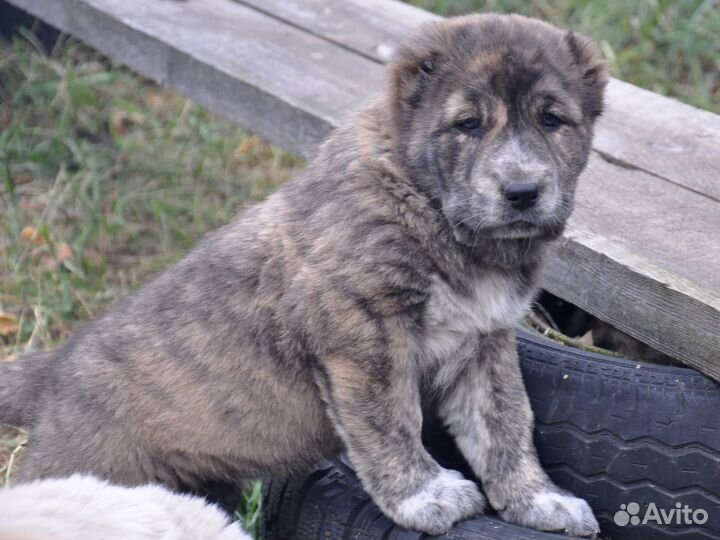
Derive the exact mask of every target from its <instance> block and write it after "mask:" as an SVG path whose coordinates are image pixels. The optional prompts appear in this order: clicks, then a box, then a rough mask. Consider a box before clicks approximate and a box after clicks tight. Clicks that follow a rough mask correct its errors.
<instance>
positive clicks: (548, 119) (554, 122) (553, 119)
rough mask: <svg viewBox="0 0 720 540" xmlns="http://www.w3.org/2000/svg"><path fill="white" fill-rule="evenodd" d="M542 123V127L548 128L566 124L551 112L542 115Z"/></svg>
mask: <svg viewBox="0 0 720 540" xmlns="http://www.w3.org/2000/svg"><path fill="white" fill-rule="evenodd" d="M540 121H541V122H542V125H543V126H545V127H546V128H556V127H559V126H561V125H563V124H564V123H565V122H563V120H562V118H559V117H557V116H555V115H554V114H553V113H549V112H544V113H542V115H541V116H540Z"/></svg>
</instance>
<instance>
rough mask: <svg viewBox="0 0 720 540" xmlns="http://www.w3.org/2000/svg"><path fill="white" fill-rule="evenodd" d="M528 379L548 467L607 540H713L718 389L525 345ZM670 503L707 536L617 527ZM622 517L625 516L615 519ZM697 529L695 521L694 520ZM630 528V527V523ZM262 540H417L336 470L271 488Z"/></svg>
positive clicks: (659, 370) (480, 530)
mask: <svg viewBox="0 0 720 540" xmlns="http://www.w3.org/2000/svg"><path fill="white" fill-rule="evenodd" d="M519 351H520V356H521V360H522V369H523V375H524V378H525V384H526V386H527V390H528V394H529V395H530V400H531V402H532V406H533V410H534V412H535V417H536V428H535V442H536V445H537V448H538V452H539V454H540V459H541V461H542V463H543V466H544V467H545V469H546V470H547V471H548V473H549V474H550V476H551V477H552V478H553V480H554V481H555V482H557V483H558V484H559V485H560V486H562V487H564V488H566V489H568V490H570V491H571V492H573V493H574V494H576V495H578V496H580V497H583V498H585V499H586V500H587V501H588V502H589V503H590V505H591V506H592V507H593V510H594V511H595V513H596V516H597V517H598V520H599V521H600V526H601V530H602V534H601V536H602V537H603V538H612V539H613V540H665V539H687V540H711V539H712V540H720V387H719V386H718V385H717V384H716V383H715V382H713V381H711V380H710V379H708V378H706V377H703V376H702V375H700V374H698V373H696V372H695V371H692V370H690V369H685V368H677V367H667V366H656V365H649V364H638V363H635V362H631V361H628V360H623V359H617V358H611V357H607V356H603V355H598V354H591V353H585V352H582V351H578V350H575V349H570V348H567V347H562V346H558V345H556V344H555V343H553V342H550V341H548V340H545V339H540V338H536V337H533V336H529V335H522V336H521V338H520V340H519ZM426 428H427V431H426V434H425V439H426V444H427V445H428V447H429V449H430V450H431V452H432V453H433V454H434V455H435V456H436V457H437V458H438V460H439V461H440V462H441V463H442V464H443V465H445V466H449V467H453V468H456V469H458V470H462V471H463V472H465V473H466V474H469V470H468V467H467V464H466V463H464V461H463V460H462V458H461V457H460V456H459V453H458V452H457V450H456V448H455V447H454V444H453V443H452V441H451V440H450V439H449V438H448V437H447V435H446V434H445V433H444V432H443V431H442V429H441V428H438V425H437V423H436V422H435V421H434V420H433V419H428V421H427V422H426ZM631 502H634V503H637V504H638V505H639V507H640V512H639V514H638V517H640V518H642V517H643V516H644V515H645V512H646V510H647V508H648V506H649V505H650V504H651V503H654V504H655V506H656V508H657V509H658V510H665V511H666V512H667V511H670V510H672V509H674V508H675V504H676V503H681V504H682V505H687V506H689V507H690V508H691V509H693V510H704V511H705V512H706V513H707V521H706V522H705V523H703V524H693V525H688V524H684V523H682V524H677V523H673V524H656V523H652V522H649V523H646V524H642V523H640V524H638V525H632V524H629V525H627V526H622V527H621V526H619V525H617V524H616V523H615V522H614V521H613V519H614V515H615V513H616V512H618V511H620V510H621V505H627V504H629V503H631ZM622 508H624V507H622ZM697 516H698V517H700V518H702V517H703V516H702V514H697ZM626 517H627V516H626ZM264 519H265V522H264V530H265V533H266V538H268V539H273V540H274V539H277V540H280V539H282V540H291V539H296V540H321V539H322V540H325V539H327V540H331V539H332V540H334V539H339V538H344V539H345V538H346V539H362V540H370V539H381V538H382V539H383V540H393V539H397V540H415V539H420V538H421V537H424V535H422V534H421V533H418V532H415V531H408V530H406V529H403V528H401V527H398V526H396V525H394V524H393V523H392V522H391V521H390V520H389V519H388V518H386V517H385V516H383V515H382V513H381V512H380V511H379V510H378V508H377V507H376V506H375V505H374V504H373V503H372V501H371V500H370V498H369V497H368V496H367V494H365V492H364V491H363V490H362V487H361V486H360V484H359V482H358V480H357V479H356V478H355V476H354V474H353V472H352V470H351V468H350V467H349V465H348V464H347V462H346V461H345V460H343V459H342V458H339V457H338V458H335V459H333V460H330V461H328V462H325V463H323V464H321V465H319V466H318V467H317V468H316V469H315V470H314V471H313V472H312V473H311V474H310V475H309V476H307V477H305V478H299V479H293V480H289V481H284V482H275V483H272V484H270V485H269V486H268V489H267V492H266V499H265V516H264ZM442 538H448V539H450V538H452V539H454V540H471V539H472V540H490V539H501V538H502V539H518V540H550V539H555V540H557V539H558V538H567V537H564V536H559V535H554V534H549V533H540V532H536V531H531V530H528V529H524V528H521V527H517V526H514V525H510V524H508V523H505V522H503V521H501V520H499V519H498V518H497V517H493V516H481V517H479V518H476V519H472V520H469V521H466V522H463V523H460V524H458V525H456V526H455V527H454V528H453V529H452V531H450V532H449V533H448V534H447V535H444V536H443V537H442Z"/></svg>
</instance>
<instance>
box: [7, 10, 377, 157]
mask: <svg viewBox="0 0 720 540" xmlns="http://www.w3.org/2000/svg"><path fill="white" fill-rule="evenodd" d="M10 3H12V4H14V5H16V6H17V7H19V8H21V9H23V10H25V11H28V12H29V13H31V14H33V15H35V16H36V17H38V18H40V19H43V20H45V21H46V22H48V23H49V24H51V25H53V26H55V27H56V28H59V29H60V30H62V31H64V32H67V33H68V34H71V35H74V36H77V37H78V38H80V39H81V40H82V41H84V42H86V43H87V44H89V45H91V46H92V47H94V48H95V49H97V50H99V51H100V52H102V53H103V54H105V55H107V56H109V57H110V58H112V59H113V60H116V61H118V62H121V63H123V64H125V65H127V66H128V67H130V68H132V69H133V70H135V71H137V72H138V73H140V74H141V75H143V76H145V77H147V78H149V79H152V80H153V81H155V82H158V83H160V84H163V85H165V86H167V87H169V88H172V89H173V90H176V91H178V92H180V93H182V94H183V95H185V96H187V97H190V98H192V99H193V100H195V101H197V102H198V103H200V104H202V105H204V106H206V107H208V108H209V109H211V110H213V111H214V112H217V113H218V114H220V115H222V116H225V117H227V118H229V119H231V120H234V121H236V122H238V123H239V124H241V125H242V126H244V127H245V128H247V129H249V130H252V131H254V132H257V133H259V134H261V135H262V136H263V137H265V138H267V139H268V140H270V141H271V142H274V143H276V144H278V145H280V146H283V147H284V148H287V149H288V150H290V151H292V152H295V153H298V154H304V155H307V154H308V153H309V152H310V151H312V149H313V148H314V147H315V146H316V145H317V142H318V141H319V140H322V139H323V138H325V137H326V136H327V135H328V133H329V132H330V131H331V130H332V128H333V127H334V126H335V125H336V124H337V121H338V119H339V118H341V117H342V116H343V115H345V114H347V113H348V112H350V111H352V110H353V109H354V108H355V107H356V106H357V104H358V103H359V102H361V101H362V100H363V99H364V98H365V97H366V96H367V95H368V93H369V90H370V89H372V88H376V87H377V86H378V85H379V83H380V80H381V79H382V67H381V66H379V65H377V64H375V63H373V62H370V61H368V60H363V59H361V58H358V57H357V55H355V54H351V53H349V52H347V51H344V50H342V49H340V48H338V47H336V46H334V45H332V44H329V43H328V42H327V41H325V40H323V39H320V38H316V37H313V36H311V35H309V34H308V33H306V32H303V31H301V30H297V29H295V28H292V27H290V26H287V25H281V24H278V23H277V21H275V20H273V19H272V18H270V17H267V16H265V15H262V14H260V13H258V12H257V11H255V10H253V9H250V8H247V7H245V6H241V5H238V4H234V3H233V2H230V1H228V0H190V1H188V2H170V1H168V2H164V1H155V0H153V1H143V0H127V1H126V0H123V1H120V2H118V1H116V0H53V1H50V2H49V1H47V0H11V2H10ZM350 60H352V61H350ZM358 81H362V83H361V84H358Z"/></svg>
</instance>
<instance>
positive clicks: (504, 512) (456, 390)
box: [440, 331, 599, 536]
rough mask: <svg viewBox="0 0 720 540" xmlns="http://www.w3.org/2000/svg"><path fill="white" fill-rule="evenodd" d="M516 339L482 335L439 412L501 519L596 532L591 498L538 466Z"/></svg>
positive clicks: (573, 532) (552, 528)
mask: <svg viewBox="0 0 720 540" xmlns="http://www.w3.org/2000/svg"><path fill="white" fill-rule="evenodd" d="M515 347H516V343H515V335H514V333H513V332H509V331H507V332H500V333H497V334H494V335H492V336H489V337H486V338H483V339H482V341H481V344H480V347H479V353H478V356H477V357H476V358H474V359H472V361H470V362H469V363H468V365H467V366H466V370H465V371H464V372H462V373H461V374H460V375H459V376H458V377H457V379H456V380H455V382H454V384H453V386H452V388H450V389H449V390H447V391H446V393H445V398H444V399H443V401H442V402H441V405H440V415H441V416H442V418H443V420H444V422H445V423H446V425H447V426H448V428H449V430H450V432H451V433H452V435H453V436H454V437H455V440H456V442H457V444H458V447H459V448H460V451H461V452H462V453H463V455H464V456H465V458H466V459H467V460H468V462H469V463H470V465H471V466H472V468H473V470H474V471H475V474H477V476H478V477H479V478H480V479H481V480H482V483H483V489H484V490H485V494H486V495H487V497H488V500H489V501H490V504H492V506H493V507H494V508H495V509H496V510H497V511H498V512H499V513H500V515H501V516H502V517H503V519H505V520H506V521H510V522H513V523H518V524H520V525H524V526H526V527H532V528H534V529H539V530H547V531H565V532H566V533H568V534H570V535H573V536H590V535H593V534H595V533H597V532H599V527H598V523H597V520H596V519H595V517H594V516H593V513H592V510H591V509H590V506H589V505H588V504H587V503H586V502H585V501H584V500H582V499H578V498H576V497H573V496H572V495H570V494H569V493H567V492H565V491H563V490H561V489H560V488H558V487H557V486H555V484H553V482H552V481H551V480H550V479H549V478H548V476H547V475H546V474H545V471H543V470H542V468H541V466H540V463H539V461H538V458H537V453H536V451H535V447H534V445H533V440H532V430H533V415H532V410H531V409H530V402H529V399H528V397H527V393H526V391H525V386H524V384H523V381H522V375H521V373H520V366H519V359H518V356H517V352H516V348H515Z"/></svg>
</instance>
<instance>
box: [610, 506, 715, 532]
mask: <svg viewBox="0 0 720 540" xmlns="http://www.w3.org/2000/svg"><path fill="white" fill-rule="evenodd" d="M707 520H708V513H707V512H706V511H705V510H703V509H702V508H698V509H695V510H693V509H692V508H690V507H689V506H688V505H687V504H685V505H683V504H682V503H680V502H677V503H675V508H672V509H670V510H665V509H664V508H660V509H658V507H657V505H656V504H655V503H652V502H651V503H650V504H648V506H647V508H646V509H645V513H644V514H643V515H642V516H641V515H640V505H639V504H638V503H636V502H630V503H627V504H621V505H620V510H618V511H617V512H615V515H614V516H613V521H614V522H615V525H618V526H619V527H626V526H627V525H640V524H641V523H642V524H643V525H645V524H647V523H656V524H657V525H704V524H705V523H707Z"/></svg>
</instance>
